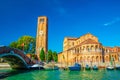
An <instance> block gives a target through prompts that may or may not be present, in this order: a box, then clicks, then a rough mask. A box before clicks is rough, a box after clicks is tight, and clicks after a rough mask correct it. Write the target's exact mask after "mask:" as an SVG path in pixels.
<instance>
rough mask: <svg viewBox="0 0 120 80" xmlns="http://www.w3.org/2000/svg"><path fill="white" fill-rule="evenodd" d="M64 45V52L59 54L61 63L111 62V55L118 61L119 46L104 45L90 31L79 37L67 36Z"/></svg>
mask: <svg viewBox="0 0 120 80" xmlns="http://www.w3.org/2000/svg"><path fill="white" fill-rule="evenodd" d="M89 39H90V40H89ZM85 41H86V42H85ZM63 45H64V46H63V52H61V53H59V54H58V62H59V63H66V64H68V65H72V64H74V63H75V62H77V63H85V64H89V63H101V62H110V58H111V57H113V58H114V61H115V62H117V61H118V52H119V48H118V47H114V48H111V47H104V46H102V44H101V43H99V41H98V38H97V37H95V36H93V35H92V34H90V33H88V34H86V35H83V36H81V37H79V38H65V39H64V42H63ZM63 56H64V57H63Z"/></svg>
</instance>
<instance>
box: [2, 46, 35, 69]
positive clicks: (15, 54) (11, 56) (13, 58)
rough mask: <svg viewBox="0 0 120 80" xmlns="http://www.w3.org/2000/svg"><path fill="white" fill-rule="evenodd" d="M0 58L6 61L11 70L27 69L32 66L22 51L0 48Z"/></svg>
mask: <svg viewBox="0 0 120 80" xmlns="http://www.w3.org/2000/svg"><path fill="white" fill-rule="evenodd" d="M0 58H3V59H4V60H6V61H7V62H8V64H9V65H10V66H11V68H13V69H29V66H30V65H33V62H32V61H31V59H29V58H28V57H27V56H26V55H25V54H24V52H23V51H21V50H18V49H14V48H10V47H6V46H3V47H0Z"/></svg>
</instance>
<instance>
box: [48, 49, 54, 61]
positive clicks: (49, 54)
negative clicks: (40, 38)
mask: <svg viewBox="0 0 120 80" xmlns="http://www.w3.org/2000/svg"><path fill="white" fill-rule="evenodd" d="M47 57H48V58H47V59H48V62H50V61H52V60H53V56H52V50H49V51H48V55H47Z"/></svg>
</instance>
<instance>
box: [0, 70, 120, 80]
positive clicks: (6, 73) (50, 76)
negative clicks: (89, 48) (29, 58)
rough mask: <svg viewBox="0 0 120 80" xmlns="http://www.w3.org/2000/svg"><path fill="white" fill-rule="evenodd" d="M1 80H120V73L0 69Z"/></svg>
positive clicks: (115, 71) (116, 71) (117, 71)
mask: <svg viewBox="0 0 120 80" xmlns="http://www.w3.org/2000/svg"><path fill="white" fill-rule="evenodd" d="M0 80H120V71H119V70H113V71H107V70H98V71H93V70H91V71H64V70H51V71H45V70H34V71H25V70H24V71H23V70H20V71H16V70H12V69H0Z"/></svg>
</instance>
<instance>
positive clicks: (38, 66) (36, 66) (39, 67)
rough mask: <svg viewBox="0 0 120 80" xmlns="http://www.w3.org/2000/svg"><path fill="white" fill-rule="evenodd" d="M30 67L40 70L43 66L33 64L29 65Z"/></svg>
mask: <svg viewBox="0 0 120 80" xmlns="http://www.w3.org/2000/svg"><path fill="white" fill-rule="evenodd" d="M30 69H32V70H41V69H44V68H43V66H42V65H40V64H34V65H32V66H30Z"/></svg>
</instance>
